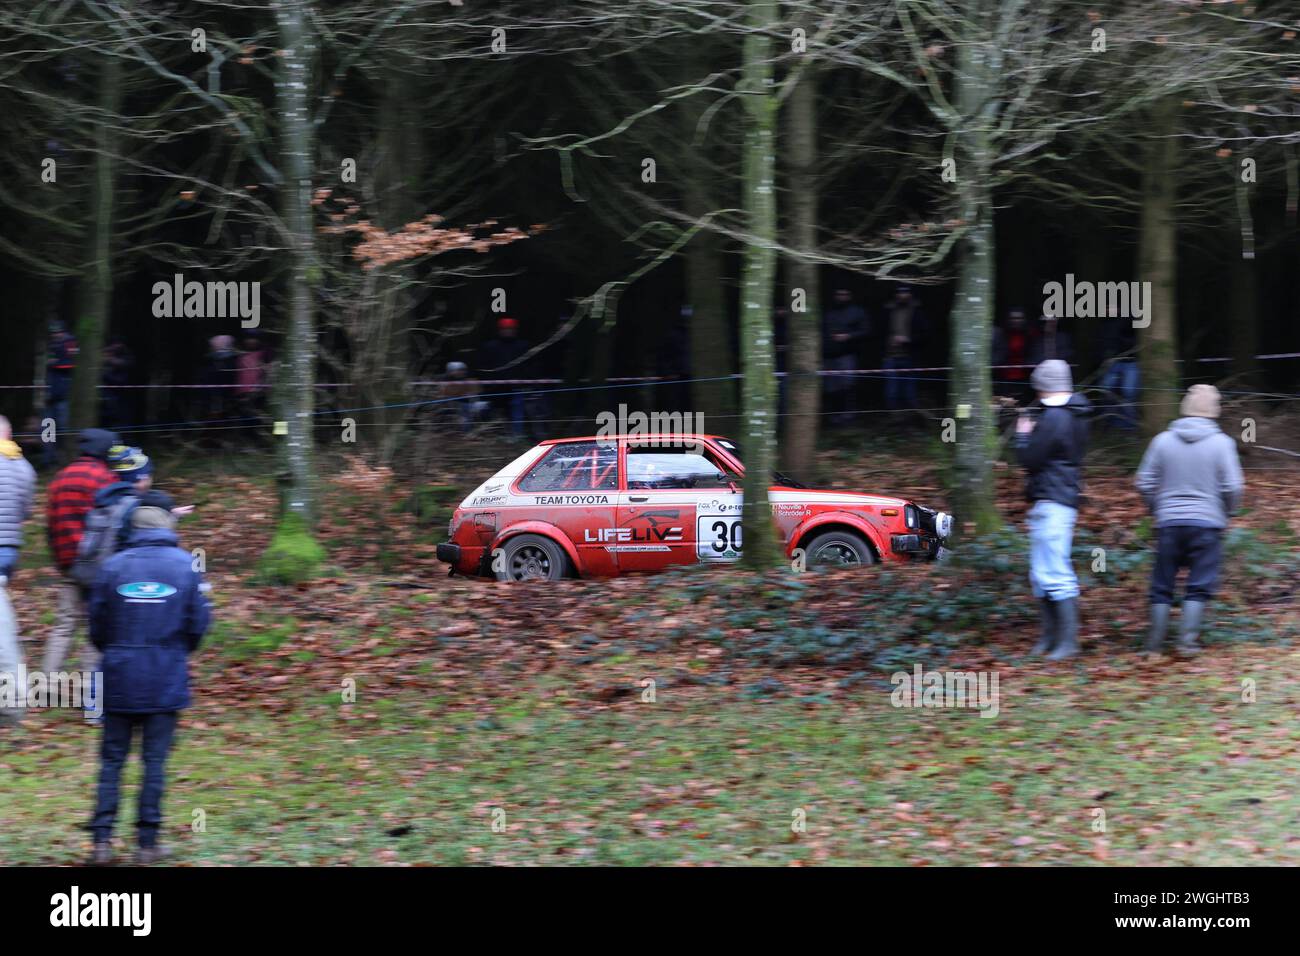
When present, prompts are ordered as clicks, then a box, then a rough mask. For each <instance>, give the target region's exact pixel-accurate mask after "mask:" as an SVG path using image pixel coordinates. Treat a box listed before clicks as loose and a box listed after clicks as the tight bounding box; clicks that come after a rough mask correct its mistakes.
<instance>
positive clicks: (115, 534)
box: [71, 445, 153, 589]
mask: <svg viewBox="0 0 1300 956" xmlns="http://www.w3.org/2000/svg"><path fill="white" fill-rule="evenodd" d="M108 470H109V471H110V472H112V473H113V479H114V483H113V484H111V485H109V486H108V487H106V488H101V489H100V490H99V491H98V492H96V494H95V501H94V506H93V507H92V508H91V510H90V513H89V514H87V515H86V521H85V526H84V528H83V531H82V535H81V541H80V542H79V543H78V544H77V557H76V558H75V559H74V560H73V562H72V571H71V575H72V579H73V580H74V581H76V582H77V583H78V584H79V585H81V587H82V588H83V589H84V588H89V587H91V586H93V585H94V583H95V579H96V578H97V577H98V576H99V569H100V566H101V565H103V563H104V562H105V561H106V560H108V558H109V557H111V556H112V555H113V554H114V553H116V552H117V551H118V550H120V548H121V546H122V545H123V544H125V543H126V534H127V532H128V531H129V530H130V527H131V512H132V511H134V510H135V508H136V505H138V504H139V502H140V496H141V495H143V494H144V493H145V492H146V491H148V490H149V489H150V487H152V485H153V464H152V463H151V462H150V461H149V457H148V456H147V455H146V454H145V453H144V452H143V451H141V450H140V449H139V448H132V447H131V446H129V445H114V446H113V447H112V448H110V449H109V450H108Z"/></svg>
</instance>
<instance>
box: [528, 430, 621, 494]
mask: <svg viewBox="0 0 1300 956" xmlns="http://www.w3.org/2000/svg"><path fill="white" fill-rule="evenodd" d="M617 488H618V445H617V444H616V443H615V442H596V441H578V442H565V443H564V444H561V445H555V446H553V447H552V448H551V450H550V451H548V452H547V453H546V454H545V455H544V456H542V460H541V461H539V462H538V463H537V464H536V465H534V466H533V468H532V470H531V471H529V472H528V474H526V475H524V477H523V478H522V479H521V480H520V482H519V490H520V491H575V490H576V491H614V490H616V489H617Z"/></svg>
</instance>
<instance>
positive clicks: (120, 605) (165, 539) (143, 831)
mask: <svg viewBox="0 0 1300 956" xmlns="http://www.w3.org/2000/svg"><path fill="white" fill-rule="evenodd" d="M174 510H175V509H173V507H172V502H171V499H170V498H169V497H167V495H165V494H163V493H162V492H160V491H149V492H146V493H145V494H144V495H142V496H141V498H140V502H139V506H138V507H137V508H136V509H135V510H134V512H133V513H132V515H131V534H130V537H129V538H128V540H127V544H126V548H125V549H124V550H122V551H119V552H118V553H117V554H115V555H113V556H112V557H111V558H109V559H108V561H106V562H105V563H104V566H103V568H102V569H101V570H100V573H99V578H98V580H97V581H96V583H95V586H94V588H93V589H92V590H91V596H90V639H91V640H92V641H93V642H94V643H95V646H96V647H98V648H99V649H100V651H102V652H103V655H104V666H103V674H104V683H103V693H102V694H101V695H100V699H101V701H102V704H103V710H104V736H103V739H102V742H101V745H100V774H99V788H98V790H97V792H96V800H95V815H94V817H93V819H92V821H91V833H92V835H93V838H94V853H93V855H92V857H91V862H92V863H93V864H95V865H97V866H102V865H105V864H107V863H109V862H111V860H112V851H111V848H110V846H111V840H112V835H113V827H114V823H115V822H116V819H117V806H118V790H119V783H120V781H121V776H122V767H123V766H124V764H125V763H126V758H127V754H128V753H129V751H130V749H131V738H132V736H133V735H134V732H135V729H136V728H137V727H139V728H140V732H141V738H142V739H141V749H140V753H141V760H142V762H143V763H144V774H143V777H142V779H141V784H140V800H139V812H138V815H137V817H136V827H137V844H138V847H139V850H138V852H137V855H136V862H138V863H153V862H155V861H157V860H159V859H160V858H162V857H163V856H165V855H166V853H165V850H164V849H163V848H162V847H160V846H159V845H158V834H159V830H160V829H161V826H162V796H163V789H164V784H165V772H166V763H167V756H168V754H169V753H170V751H171V744H172V738H173V735H174V734H175V731H176V722H177V718H178V716H179V712H180V711H181V710H183V709H184V708H186V707H188V706H189V704H190V685H189V670H188V665H187V660H188V657H189V655H190V654H191V653H193V652H194V651H195V650H197V649H198V646H199V641H200V640H202V638H203V635H204V633H205V632H206V631H207V629H208V623H209V620H210V616H211V608H210V605H209V603H208V598H207V585H206V584H205V583H204V581H203V576H202V575H201V574H199V573H198V572H197V571H195V570H194V567H193V562H192V559H191V557H190V554H189V552H188V551H184V550H182V549H181V548H180V547H179V546H178V540H177V537H176V531H175V526H176V518H175V515H174V514H173V512H174Z"/></svg>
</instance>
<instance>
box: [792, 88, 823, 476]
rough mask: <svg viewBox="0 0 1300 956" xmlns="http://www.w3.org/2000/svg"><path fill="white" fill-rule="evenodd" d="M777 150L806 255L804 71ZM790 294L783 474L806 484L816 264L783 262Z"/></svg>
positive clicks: (812, 175) (812, 198) (812, 121)
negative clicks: (798, 303)
mask: <svg viewBox="0 0 1300 956" xmlns="http://www.w3.org/2000/svg"><path fill="white" fill-rule="evenodd" d="M783 117H784V123H783V125H782V131H783V134H784V139H785V142H784V144H783V148H782V151H783V153H784V154H785V156H786V157H787V172H788V175H789V181H788V186H789V188H788V189H787V190H786V195H787V196H788V197H789V202H790V209H789V212H788V213H787V221H788V223H789V229H790V241H789V245H790V246H791V247H792V248H794V249H797V250H802V251H804V252H808V253H811V252H812V250H813V249H815V248H816V247H817V203H818V198H819V197H818V194H817V173H816V164H817V79H816V74H815V73H814V72H813V70H812V69H811V68H808V69H806V70H805V71H804V74H803V76H801V77H800V78H799V82H798V84H797V85H796V86H795V87H794V89H793V90H791V92H790V96H789V98H788V99H787V101H786V103H785V107H784V110H783ZM787 272H788V275H789V277H790V282H789V285H790V289H791V293H792V294H795V293H796V290H800V291H802V293H803V303H802V304H803V308H802V309H801V310H797V309H795V308H794V304H792V305H791V308H790V319H789V322H788V324H787V326H786V364H785V368H786V373H787V374H786V379H785V394H786V411H787V412H788V415H787V417H786V427H785V433H784V440H783V445H782V449H783V457H782V464H783V469H782V470H783V471H785V472H787V473H789V474H790V475H793V476H794V477H795V478H797V479H800V480H805V481H809V482H811V481H813V480H815V479H816V477H817V475H816V456H817V434H818V426H819V425H820V424H821V417H820V414H819V413H820V412H821V394H822V388H821V379H820V378H819V377H818V376H817V371H818V369H820V368H821V364H822V330H821V306H822V295H821V279H820V274H819V271H818V268H817V264H816V263H814V262H809V261H807V260H805V259H799V258H797V257H791V258H790V260H789V262H788V263H787Z"/></svg>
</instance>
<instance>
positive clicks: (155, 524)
mask: <svg viewBox="0 0 1300 956" xmlns="http://www.w3.org/2000/svg"><path fill="white" fill-rule="evenodd" d="M131 527H133V528H141V529H144V528H166V529H167V530H168V531H171V530H172V529H174V528H175V527H176V518H175V516H174V515H173V514H172V513H171V512H170V511H167V510H165V509H163V508H156V507H154V506H152V505H145V504H142V505H140V506H139V507H138V508H136V509H135V511H134V512H133V513H132V514H131Z"/></svg>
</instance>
